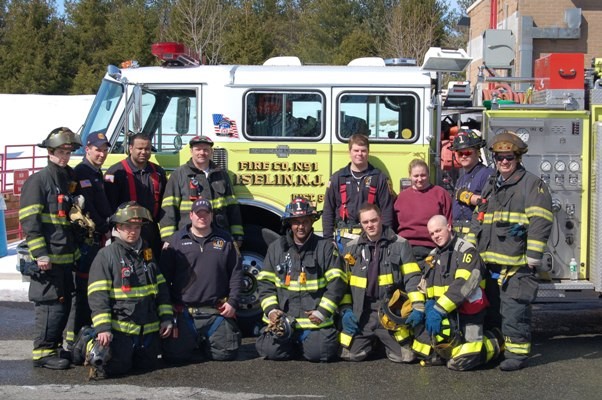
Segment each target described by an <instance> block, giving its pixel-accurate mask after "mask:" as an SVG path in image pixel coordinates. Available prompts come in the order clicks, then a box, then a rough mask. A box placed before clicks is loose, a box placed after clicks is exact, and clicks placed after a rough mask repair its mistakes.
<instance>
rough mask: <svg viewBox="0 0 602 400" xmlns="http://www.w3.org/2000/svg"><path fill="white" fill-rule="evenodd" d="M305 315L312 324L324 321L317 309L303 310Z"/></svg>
mask: <svg viewBox="0 0 602 400" xmlns="http://www.w3.org/2000/svg"><path fill="white" fill-rule="evenodd" d="M305 315H307V318H308V319H309V320H310V322H311V323H312V324H314V325H320V324H321V323H322V321H324V316H323V315H322V313H321V312H320V311H318V310H312V311H305Z"/></svg>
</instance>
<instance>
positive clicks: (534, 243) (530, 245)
mask: <svg viewBox="0 0 602 400" xmlns="http://www.w3.org/2000/svg"><path fill="white" fill-rule="evenodd" d="M527 250H531V251H536V252H538V253H543V252H544V251H545V250H546V243H545V242H542V241H541V240H535V239H529V238H528V239H527Z"/></svg>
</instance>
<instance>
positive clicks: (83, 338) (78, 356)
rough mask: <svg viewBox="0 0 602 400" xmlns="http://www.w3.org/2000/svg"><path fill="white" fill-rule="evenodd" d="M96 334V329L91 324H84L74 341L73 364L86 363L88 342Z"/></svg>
mask: <svg viewBox="0 0 602 400" xmlns="http://www.w3.org/2000/svg"><path fill="white" fill-rule="evenodd" d="M95 336H96V331H95V330H94V328H92V327H91V326H89V325H86V326H83V327H82V328H81V329H80V331H79V332H78V334H77V337H76V338H75V341H74V342H73V350H72V357H73V360H72V361H73V364H75V365H84V361H86V346H87V345H88V342H89V341H90V340H92V339H94V337H95Z"/></svg>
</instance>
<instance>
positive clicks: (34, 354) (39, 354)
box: [32, 349, 56, 360]
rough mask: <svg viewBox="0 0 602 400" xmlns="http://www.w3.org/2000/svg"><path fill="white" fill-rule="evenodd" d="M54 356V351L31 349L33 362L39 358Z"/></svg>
mask: <svg viewBox="0 0 602 400" xmlns="http://www.w3.org/2000/svg"><path fill="white" fill-rule="evenodd" d="M55 354H56V349H33V352H32V357H33V359H34V360H39V359H40V358H44V357H48V356H53V355H55Z"/></svg>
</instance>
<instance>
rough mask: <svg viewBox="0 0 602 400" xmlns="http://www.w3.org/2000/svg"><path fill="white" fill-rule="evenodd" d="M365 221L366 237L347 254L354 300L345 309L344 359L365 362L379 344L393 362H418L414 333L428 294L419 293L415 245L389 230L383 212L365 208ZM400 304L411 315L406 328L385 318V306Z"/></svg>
mask: <svg viewBox="0 0 602 400" xmlns="http://www.w3.org/2000/svg"><path fill="white" fill-rule="evenodd" d="M359 220H360V223H361V225H362V234H361V235H360V237H359V238H357V239H354V240H352V241H351V242H349V243H348V244H347V247H346V248H345V256H344V259H345V261H346V264H347V267H348V271H349V273H350V278H349V294H347V295H346V296H345V298H344V300H343V301H342V302H341V306H340V313H341V328H342V329H341V330H342V331H341V335H340V342H341V345H342V348H341V358H342V359H344V360H347V361H363V360H365V359H366V357H368V355H369V354H370V353H371V352H372V351H373V350H374V342H375V340H378V341H379V342H381V343H382V344H383V345H384V347H385V352H386V356H387V358H388V359H389V360H391V361H393V362H399V363H410V362H413V361H415V359H416V356H415V355H414V353H413V352H412V350H411V347H410V346H411V341H412V337H413V335H412V330H411V327H412V326H415V325H417V324H418V323H420V322H421V320H422V317H423V310H424V294H423V293H421V292H419V291H418V283H419V282H420V267H419V266H418V263H417V262H416V260H415V258H414V255H413V254H412V248H411V246H410V244H409V242H408V241H407V240H405V239H403V238H401V237H399V236H397V235H396V234H395V232H393V230H392V229H391V228H388V227H384V226H383V223H382V218H381V212H380V209H379V208H378V206H376V205H374V204H369V203H365V204H364V205H363V206H362V208H361V209H360V211H359ZM397 289H402V290H403V296H404V299H403V301H402V299H401V297H400V296H401V295H402V292H401V291H398V290H397ZM406 294H407V295H406ZM406 296H407V298H406ZM406 300H409V303H407V302H406ZM395 303H398V304H401V305H402V307H401V308H403V309H405V311H403V312H402V313H403V314H404V315H403V317H404V320H403V321H400V323H390V322H391V321H388V319H391V320H392V321H393V322H394V320H395V318H391V317H392V316H391V315H388V316H387V317H388V318H385V316H386V313H383V310H384V309H383V306H384V307H385V308H390V307H393V308H396V306H392V305H393V304H395ZM404 304H405V307H403V305H404ZM398 310H399V308H398ZM397 314H399V316H401V314H400V313H399V312H398V313H397ZM406 314H407V315H406ZM405 317H407V319H406V318H405Z"/></svg>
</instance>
